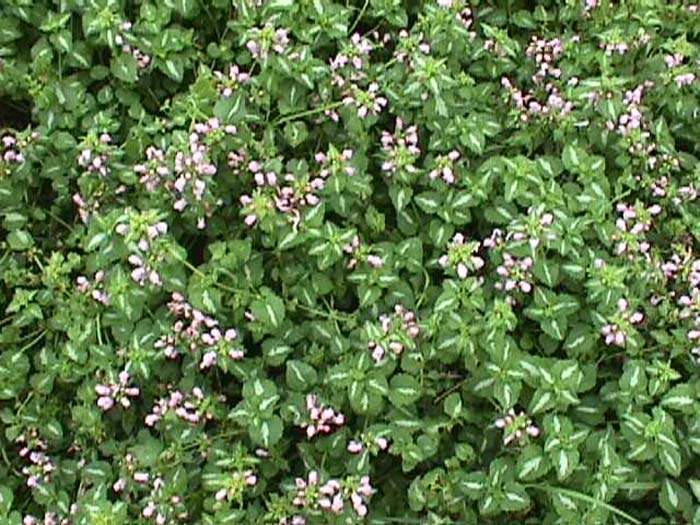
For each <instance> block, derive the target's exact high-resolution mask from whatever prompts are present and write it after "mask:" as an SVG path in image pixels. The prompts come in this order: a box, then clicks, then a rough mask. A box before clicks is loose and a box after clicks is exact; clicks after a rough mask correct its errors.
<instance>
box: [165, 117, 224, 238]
mask: <svg viewBox="0 0 700 525" xmlns="http://www.w3.org/2000/svg"><path fill="white" fill-rule="evenodd" d="M236 133H237V130H236V126H233V125H227V126H223V125H222V124H221V122H220V121H219V119H217V118H211V119H209V120H208V121H207V122H206V123H203V122H198V123H196V124H195V125H194V131H193V132H192V133H191V134H190V137H189V153H187V152H184V151H178V152H177V153H176V155H175V167H174V170H173V174H174V176H175V181H174V182H173V183H172V187H171V188H172V190H174V196H175V202H174V203H173V209H174V210H175V211H178V212H182V211H184V210H185V208H187V207H188V206H189V207H192V208H193V213H195V215H197V228H199V229H203V228H204V227H205V226H206V218H205V217H207V216H210V215H211V213H212V212H213V208H214V206H218V205H220V204H221V202H218V201H217V202H210V201H211V198H209V199H207V198H205V197H206V194H207V188H208V186H209V184H211V179H212V177H213V176H214V175H216V171H217V169H216V165H215V164H214V163H213V162H212V161H211V160H210V158H209V153H210V147H209V144H208V143H209V142H213V141H217V140H221V139H222V138H223V137H224V136H225V135H235V134H236Z"/></svg>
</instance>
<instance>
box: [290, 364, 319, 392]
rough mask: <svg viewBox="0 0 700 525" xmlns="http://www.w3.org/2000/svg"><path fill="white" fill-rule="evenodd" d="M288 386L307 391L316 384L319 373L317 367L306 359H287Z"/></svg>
mask: <svg viewBox="0 0 700 525" xmlns="http://www.w3.org/2000/svg"><path fill="white" fill-rule="evenodd" d="M286 378H287V386H289V388H291V389H292V390H298V391H301V392H305V391H307V390H308V389H309V388H310V387H311V386H313V385H315V384H316V381H317V380H318V374H317V373H316V369H315V368H314V367H312V366H311V365H309V364H307V363H305V362H304V361H298V360H295V359H293V360H291V361H287V373H286Z"/></svg>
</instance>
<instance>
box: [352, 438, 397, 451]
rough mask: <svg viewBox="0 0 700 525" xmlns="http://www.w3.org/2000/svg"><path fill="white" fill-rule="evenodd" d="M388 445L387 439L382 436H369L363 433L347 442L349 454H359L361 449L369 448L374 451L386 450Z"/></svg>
mask: <svg viewBox="0 0 700 525" xmlns="http://www.w3.org/2000/svg"><path fill="white" fill-rule="evenodd" d="M388 447H389V440H388V439H387V438H385V437H383V436H376V437H374V436H370V435H365V434H363V435H362V437H361V439H360V440H354V439H353V440H352V441H350V443H348V447H347V448H348V452H350V454H359V453H360V452H362V451H363V450H369V451H370V452H373V453H376V452H378V451H381V450H386V449H387V448H388Z"/></svg>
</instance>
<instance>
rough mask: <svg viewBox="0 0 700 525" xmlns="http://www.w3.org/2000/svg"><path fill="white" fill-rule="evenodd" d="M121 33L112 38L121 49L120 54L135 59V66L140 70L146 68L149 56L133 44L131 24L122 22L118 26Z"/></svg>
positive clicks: (149, 61) (149, 59) (149, 60)
mask: <svg viewBox="0 0 700 525" xmlns="http://www.w3.org/2000/svg"><path fill="white" fill-rule="evenodd" d="M119 29H120V31H121V33H118V34H117V35H116V36H115V37H114V43H115V44H117V45H118V46H120V47H121V48H122V52H124V53H126V54H128V55H131V56H133V57H134V58H135V59H136V64H137V65H138V67H139V68H140V69H143V68H145V67H148V65H149V64H150V63H151V57H150V55H148V54H146V53H144V52H143V51H141V50H140V49H139V48H138V47H136V46H135V45H134V44H133V42H134V40H135V38H134V36H133V35H132V33H131V29H132V24H131V22H124V23H122V24H121V25H120V26H119Z"/></svg>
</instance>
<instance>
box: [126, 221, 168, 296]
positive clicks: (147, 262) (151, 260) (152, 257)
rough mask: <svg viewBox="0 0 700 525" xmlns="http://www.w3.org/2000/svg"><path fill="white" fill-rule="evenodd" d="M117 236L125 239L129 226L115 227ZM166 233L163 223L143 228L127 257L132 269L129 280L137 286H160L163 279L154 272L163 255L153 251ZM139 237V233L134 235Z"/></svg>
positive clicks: (166, 229)
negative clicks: (143, 230) (132, 251)
mask: <svg viewBox="0 0 700 525" xmlns="http://www.w3.org/2000/svg"><path fill="white" fill-rule="evenodd" d="M115 231H116V232H117V234H119V235H121V236H123V237H127V236H128V235H129V233H130V226H129V225H128V224H127V223H120V224H118V225H117V226H116V228H115ZM167 233H168V224H167V223H166V222H165V221H158V222H156V223H155V224H152V225H149V226H147V227H146V228H145V232H144V233H143V234H142V235H141V236H140V238H138V239H137V241H136V243H135V245H134V247H133V249H134V251H135V253H132V254H131V255H129V257H128V259H127V260H128V261H129V264H131V266H132V267H133V269H132V270H131V279H132V280H133V281H134V282H136V283H138V285H139V286H145V285H146V283H150V284H152V285H153V286H158V287H159V286H162V285H163V279H162V277H161V275H160V272H158V270H156V268H157V267H158V262H159V261H160V259H161V258H162V256H163V254H162V253H160V252H161V250H159V249H154V247H157V246H158V244H159V239H160V238H162V237H163V236H164V235H166V234H167ZM135 235H136V236H139V233H138V232H137V233H135Z"/></svg>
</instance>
